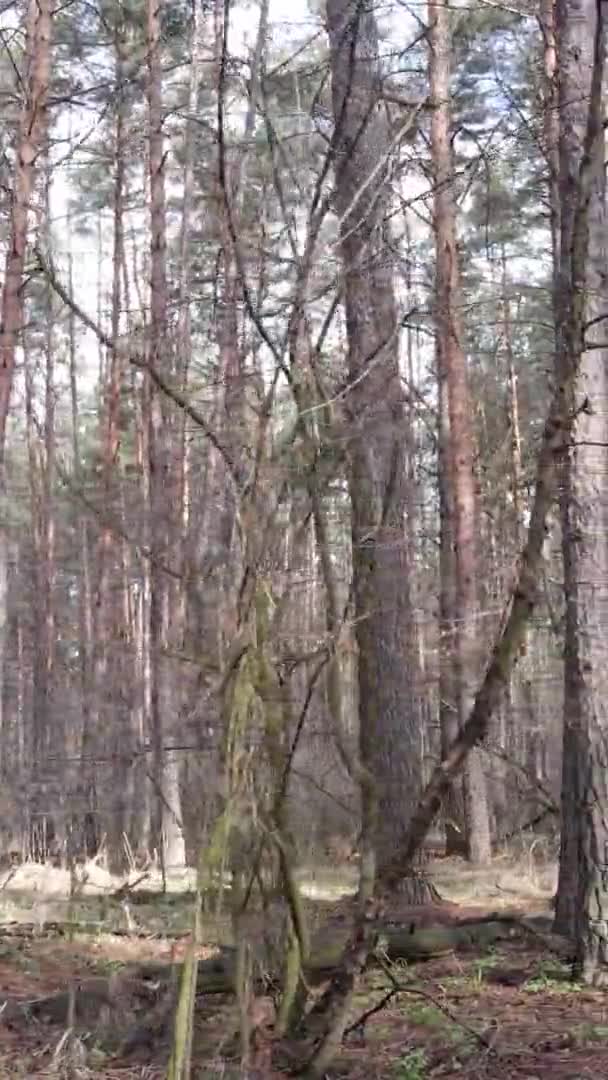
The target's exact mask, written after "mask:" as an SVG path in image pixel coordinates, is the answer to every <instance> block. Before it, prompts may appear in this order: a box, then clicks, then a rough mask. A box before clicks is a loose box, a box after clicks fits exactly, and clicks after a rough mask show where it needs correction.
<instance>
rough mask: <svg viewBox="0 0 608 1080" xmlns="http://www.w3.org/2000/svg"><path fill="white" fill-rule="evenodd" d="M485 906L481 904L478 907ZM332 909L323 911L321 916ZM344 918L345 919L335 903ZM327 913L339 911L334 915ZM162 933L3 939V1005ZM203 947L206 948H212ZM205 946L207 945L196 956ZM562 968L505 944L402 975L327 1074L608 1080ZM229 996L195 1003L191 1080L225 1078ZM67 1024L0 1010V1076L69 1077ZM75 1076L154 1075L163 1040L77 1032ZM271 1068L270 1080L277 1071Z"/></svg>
mask: <svg viewBox="0 0 608 1080" xmlns="http://www.w3.org/2000/svg"><path fill="white" fill-rule="evenodd" d="M486 911H487V908H486ZM326 914H329V911H328V912H327V913H326ZM480 914H483V910H482V909H480V908H473V907H468V908H460V907H456V905H442V906H440V907H436V906H435V905H431V906H429V907H428V908H424V909H420V908H412V909H410V908H405V907H403V908H401V909H398V907H396V908H395V910H394V911H391V912H390V918H391V919H394V920H395V921H403V922H404V923H408V922H409V921H411V922H415V923H416V925H418V926H431V925H437V923H441V924H442V925H446V924H449V923H453V922H460V921H461V920H462V919H466V918H473V917H479V915H480ZM342 915H345V912H344V910H342ZM331 917H334V918H336V917H338V912H337V911H332V912H331ZM181 951H182V950H181V948H180V946H177V947H176V946H175V943H174V942H167V941H162V940H158V939H152V938H150V939H137V940H129V939H128V938H112V937H111V936H108V937H104V938H100V939H98V940H91V939H90V937H89V938H85V937H84V936H83V937H82V938H77V939H76V940H74V941H73V942H69V941H66V940H65V939H55V938H50V937H49V938H46V937H43V936H32V937H29V938H28V937H24V938H11V937H10V936H7V935H6V936H3V937H0V1007H1V1003H2V1000H4V999H9V1000H10V1001H11V1002H12V1003H14V1002H16V1001H22V1002H23V1001H28V1000H29V1001H32V1000H33V999H36V998H40V997H43V996H46V995H49V994H52V993H54V992H61V991H65V990H66V987H67V986H68V985H69V984H70V982H71V981H73V980H74V979H78V980H86V979H91V977H92V976H95V975H101V974H103V975H108V974H109V973H111V972H112V971H116V970H117V969H122V967H123V966H124V967H125V968H126V969H127V970H128V968H129V967H130V966H133V965H136V964H138V963H141V962H142V961H144V960H152V959H154V960H168V959H170V957H171V954H172V952H173V954H174V955H175V953H178V954H179V953H180V952H181ZM209 951H211V950H209ZM206 955H209V952H206V951H204V950H203V956H206ZM567 979H568V973H567V971H566V970H565V969H564V968H560V965H559V962H558V961H557V960H556V958H555V957H554V956H551V955H550V954H549V953H547V952H546V951H545V950H543V948H542V946H540V945H539V947H538V948H536V947H535V946H533V943H532V946H531V943H530V941H523V940H521V941H519V940H518V941H509V942H505V943H504V944H503V943H501V945H500V948H495V950H494V951H493V952H491V953H486V954H484V955H476V954H473V953H466V954H462V955H452V956H447V957H442V958H439V959H436V960H431V961H429V962H427V963H425V964H421V965H417V966H414V967H411V968H402V969H400V970H399V980H400V985H402V986H403V987H404V991H403V992H402V993H400V994H399V995H398V996H396V997H394V998H393V999H392V1001H391V1002H390V1003H389V1004H388V1005H387V1006H386V1007H385V1008H384V1009H382V1010H381V1011H379V1012H377V1013H375V1015H373V1016H371V1017H370V1019H369V1020H368V1021H367V1022H366V1024H365V1027H364V1031H363V1033H361V1032H353V1034H352V1036H351V1037H350V1038H349V1039H348V1040H347V1041H346V1043H345V1045H344V1046H343V1048H342V1050H341V1052H340V1055H339V1057H338V1060H337V1061H336V1062H335V1064H334V1067H333V1069H332V1071H331V1074H330V1075H331V1077H333V1078H334V1080H338V1078H342V1080H374V1078H377V1080H431V1078H435V1077H436V1078H440V1077H441V1078H443V1080H604V1078H606V1077H608V996H607V995H606V994H605V993H603V992H599V991H598V992H595V991H590V990H583V989H580V988H576V987H573V986H571V985H570V984H569V983H568V981H567ZM386 990H387V977H386V976H385V975H384V974H383V973H382V972H379V971H376V972H373V973H370V974H369V976H368V977H367V979H366V981H365V983H364V985H363V986H362V987H361V989H360V992H359V994H358V996H357V1001H356V1007H355V1010H354V1013H353V1020H355V1019H356V1018H358V1017H359V1016H361V1015H362V1014H363V1013H365V1012H368V1011H369V1010H370V1009H372V1008H373V1006H374V1005H375V1004H376V1003H377V1002H378V1001H380V999H381V998H382V997H383V994H384V993H385V992H386ZM233 1010H234V1006H233V1003H232V1002H231V1001H230V1000H229V999H221V1000H219V1001H217V1000H216V1001H215V1002H213V1003H212V1002H211V1001H210V1000H209V999H204V998H202V999H201V1000H200V1015H199V1024H198V1031H197V1039H196V1057H195V1060H196V1061H197V1068H196V1071H195V1076H197V1077H200V1078H201V1080H202V1078H203V1077H205V1078H209V1080H210V1078H211V1077H219V1076H220V1075H227V1074H226V1073H225V1071H224V1069H225V1066H224V1064H223V1063H222V1058H223V1057H225V1053H226V1050H227V1047H228V1033H229V1032H232V1031H234V1023H235V1021H234V1011H233ZM64 1035H65V1025H61V1024H53V1023H34V1024H7V1023H4V1022H3V1021H2V1017H1V1016H0V1080H4V1078H6V1080H9V1078H15V1080H25V1078H28V1080H29V1078H31V1080H37V1078H42V1077H50V1076H56V1077H57V1076H61V1075H67V1072H63V1073H62V1071H61V1069H62V1067H64V1066H62V1061H63V1058H62V1054H63V1053H64V1050H63V1049H62V1039H64ZM81 1038H82V1047H81V1051H80V1053H81V1058H82V1062H81V1066H80V1071H79V1072H78V1073H77V1074H76V1075H79V1076H82V1077H91V1078H92V1077H104V1078H105V1080H131V1078H135V1077H139V1078H140V1080H157V1078H159V1080H160V1077H162V1076H164V1075H165V1069H166V1053H167V1046H166V1042H165V1043H159V1044H158V1045H155V1046H149V1047H146V1048H144V1052H143V1053H142V1054H140V1055H139V1056H138V1057H137V1058H136V1059H134V1060H131V1059H130V1060H128V1061H125V1060H123V1061H119V1060H117V1059H116V1058H115V1057H112V1054H111V1053H110V1052H109V1051H108V1050H106V1051H105V1052H104V1050H103V1047H102V1046H96V1045H95V1041H96V1034H95V1032H94V1031H93V1032H89V1033H86V1032H85V1033H83V1034H82V1035H81ZM281 1075H287V1074H281V1073H280V1072H279V1071H278V1070H277V1069H275V1068H272V1069H270V1068H269V1070H268V1071H267V1073H266V1074H265V1078H266V1080H271V1078H272V1077H274V1078H279V1077H280V1076H281Z"/></svg>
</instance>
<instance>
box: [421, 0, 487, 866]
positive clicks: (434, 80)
mask: <svg viewBox="0 0 608 1080" xmlns="http://www.w3.org/2000/svg"><path fill="white" fill-rule="evenodd" d="M449 19H450V12H449V8H448V7H447V6H446V5H445V4H436V3H429V76H430V79H429V81H430V99H431V100H430V104H431V108H432V114H431V153H432V161H433V170H432V175H433V184H434V218H433V229H434V235H435V246H436V294H435V320H436V335H437V368H438V375H439V381H440V394H439V408H440V411H441V412H442V421H441V423H442V424H443V425H444V427H443V429H442V431H441V432H440V443H441V455H440V463H439V464H440V469H442V470H445V473H444V475H442V476H441V480H440V483H441V492H442V514H443V515H444V516H447V517H448V519H449V523H448V522H446V523H445V524H443V522H442V545H444V546H449V547H451V548H453V555H452V556H451V557H450V556H449V555H448V553H447V552H443V551H442V561H441V569H442V573H443V574H444V575H446V576H448V577H449V578H451V576H452V574H453V575H454V579H455V580H454V582H453V583H452V582H451V581H448V582H445V581H442V586H441V588H442V596H446V595H447V596H449V597H450V598H451V599H452V600H453V607H452V611H451V612H450V611H449V607H451V606H452V605H451V604H448V605H447V606H448V612H447V618H446V624H447V625H446V630H448V632H450V631H451V633H450V644H451V645H452V649H451V650H450V649H449V648H448V649H447V650H446V652H444V654H443V663H450V662H452V663H454V667H455V669H456V671H455V678H454V680H453V683H452V686H453V687H454V688H455V690H456V696H457V700H456V702H454V703H452V702H448V703H447V706H448V707H447V708H446V707H445V705H443V703H442V705H443V730H442V746H443V749H444V752H447V748H448V747H449V745H450V744H451V743H452V742H453V740H454V738H455V737H456V734H457V731H458V729H459V728H461V727H462V725H463V724H464V722H465V720H466V718H467V716H468V713H469V711H470V708H471V704H472V702H473V700H474V697H475V691H476V689H477V684H478V681H479V652H480V650H479V642H478V622H479V620H478V614H479V610H478V609H479V602H478V595H477V579H478V574H479V566H478V555H477V549H478V546H479V524H478V522H479V513H478V507H477V499H476V493H475V487H476V480H475V448H474V442H473V429H472V407H471V406H472V402H471V397H470V393H469V385H468V375H467V359H466V355H465V350H464V342H463V328H462V304H463V297H462V292H461V284H460V270H459V252H458V243H457V235H456V203H455V197H454V168H453V162H452V149H451V119H450V27H449ZM446 412H447V416H446V415H445V413H446ZM450 652H451V653H452V655H453V660H452V659H451V657H450ZM450 705H451V706H452V708H454V713H452V715H453V716H454V719H455V720H456V723H453V722H451V717H450V708H449V706H450ZM451 795H452V798H451V800H450V802H449V803H448V807H447V810H448V816H449V814H450V811H451V812H453V811H454V810H456V813H457V805H455V803H456V800H455V795H456V793H455V792H452V793H451ZM464 811H465V814H464V822H462V821H461V822H458V821H456V825H458V824H461V825H463V824H465V823H466V834H467V835H466V841H467V847H468V854H469V857H470V859H471V861H472V862H474V863H484V862H488V861H489V859H490V856H491V846H490V825H489V819H488V805H487V793H486V781H485V775H484V771H483V761H482V759H481V757H480V754H479V751H477V750H474V751H473V752H472V753H471V754H470V755H469V757H468V759H467V763H466V766H465V770H464ZM450 835H452V838H453V824H452V829H451V830H450V828H449V825H448V839H449V837H450ZM456 847H457V850H458V845H456Z"/></svg>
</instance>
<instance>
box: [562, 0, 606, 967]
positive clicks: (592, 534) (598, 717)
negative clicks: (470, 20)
mask: <svg viewBox="0 0 608 1080" xmlns="http://www.w3.org/2000/svg"><path fill="white" fill-rule="evenodd" d="M557 35H558V56H559V106H560V109H559V115H560V184H559V192H560V207H561V244H560V261H559V278H558V296H557V299H558V303H557V305H556V311H557V314H558V366H559V371H560V373H563V372H565V371H568V370H569V369H570V368H571V366H572V364H573V363H574V362H575V361H576V359H578V360H579V363H580V366H579V372H578V379H577V383H576V387H575V391H574V393H573V395H572V399H571V402H570V404H571V407H572V408H573V410H574V412H575V416H576V420H575V424H574V429H573V434H572V440H571V444H570V446H569V448H568V455H567V459H566V461H565V465H564V472H563V481H564V493H563V497H562V529H563V536H562V542H563V551H564V583H565V592H566V640H565V700H564V710H565V712H564V747H563V776H562V845H561V852H560V877H559V887H558V897H557V907H556V927H557V928H558V929H559V930H561V931H562V932H567V933H570V934H571V935H572V936H575V937H576V940H577V967H578V970H579V972H580V974H581V975H582V976H583V978H584V980H585V981H586V982H590V983H592V982H603V981H606V979H607V978H608V948H607V935H606V921H607V920H608V877H607V875H608V818H607V814H608V774H607V773H606V763H605V747H606V739H607V737H608V713H607V711H606V700H607V696H608V683H607V678H606V655H605V645H604V635H605V630H606V627H605V619H606V612H607V610H608V547H607V546H606V530H607V528H608V493H607V491H606V472H607V469H608V449H607V448H608V421H607V417H608V375H607V363H608V350H607V349H606V348H605V347H602V345H601V344H600V343H602V342H605V340H606V333H605V329H604V320H605V312H606V306H607V300H608V294H607V290H606V285H605V266H606V256H607V249H608V245H607V242H606V241H607V234H606V209H605V197H606V189H605V171H604V139H603V130H602V117H603V112H602V108H603V103H602V76H603V67H604V50H605V29H604V15H603V6H602V5H601V4H597V3H596V2H595V0H582V2H580V3H579V2H578V0H577V2H576V3H575V2H574V0H561V2H560V3H559V4H558V6H557ZM584 172H586V173H587V174H588V175H589V178H590V179H589V196H588V200H587V204H586V211H587V227H586V229H585V230H584V233H583V234H582V235H581V234H580V228H579V219H580V204H579V202H578V201H577V195H578V186H577V178H578V176H579V174H582V173H584ZM577 256H578V259H579V262H577Z"/></svg>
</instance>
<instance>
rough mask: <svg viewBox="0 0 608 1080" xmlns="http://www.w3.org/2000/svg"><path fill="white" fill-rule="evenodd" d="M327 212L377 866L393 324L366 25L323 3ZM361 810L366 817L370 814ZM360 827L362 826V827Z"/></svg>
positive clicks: (382, 809)
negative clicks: (330, 190) (341, 321)
mask: <svg viewBox="0 0 608 1080" xmlns="http://www.w3.org/2000/svg"><path fill="white" fill-rule="evenodd" d="M327 25H328V32H329V40H330V46H331V75H332V101H333V114H334V122H335V135H334V146H335V208H336V211H337V214H338V218H339V222H340V234H341V256H342V266H343V277H344V306H345V313H346V331H347V340H348V372H349V378H350V380H351V387H352V388H351V391H350V393H349V396H348V413H349V422H350V425H351V429H350V443H349V468H350V475H349V489H350V497H351V507H352V542H353V592H354V604H355V625H356V640H357V648H358V689H359V717H360V743H359V745H360V757H361V763H362V764H363V766H364V767H366V768H367V769H368V770H369V772H370V773H371V775H372V776H373V777H374V779H375V781H376V787H377V797H378V816H377V822H376V823H374V824H375V830H374V832H375V839H376V850H377V853H378V858H379V859H380V861H381V863H385V862H387V861H390V859H391V858H392V857H394V855H395V853H396V851H397V850H398V847H399V841H400V838H401V836H402V835H403V833H404V830H405V828H406V825H407V821H408V818H409V815H410V813H411V810H412V807H413V805H414V803H415V800H416V797H417V793H418V791H419V786H420V769H421V766H420V761H419V754H418V746H419V738H418V731H417V730H416V718H415V713H414V707H413V705H414V702H413V688H412V683H413V679H412V668H411V664H412V663H413V661H414V658H413V656H412V643H411V627H410V622H411V610H410V599H409V582H408V572H409V569H408V566H407V559H406V543H405V536H404V520H405V509H406V490H405V480H406V475H405V410H404V402H403V394H402V389H401V381H400V372H399V357H398V346H399V325H398V314H397V305H396V300H395V288H394V280H393V265H392V260H391V254H390V250H391V249H390V247H389V246H388V245H387V231H388V228H389V226H388V222H387V220H386V213H387V195H386V169H387V167H388V157H389V151H390V145H389V132H388V128H387V122H386V117H385V114H384V112H383V111H382V110H380V109H379V108H378V107H377V101H378V92H379V86H380V77H381V72H380V64H379V55H378V31H377V26H376V20H375V17H374V15H373V13H372V12H371V11H367V10H365V9H363V8H361V6H360V5H359V4H357V3H355V2H353V0H330V2H329V3H328V5H327ZM367 812H368V813H372V814H373V813H374V811H373V809H372V808H371V807H368V808H367ZM368 824H370V823H368Z"/></svg>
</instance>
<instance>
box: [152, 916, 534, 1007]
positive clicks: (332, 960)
mask: <svg viewBox="0 0 608 1080" xmlns="http://www.w3.org/2000/svg"><path fill="white" fill-rule="evenodd" d="M348 932H349V926H348V923H344V924H341V925H331V926H325V927H322V929H321V930H320V931H319V933H318V934H317V935H316V936H315V938H314V939H313V945H312V950H311V957H310V960H309V961H308V963H307V964H306V966H305V968H304V978H305V980H306V982H307V983H308V984H309V985H311V986H314V985H318V984H319V983H321V982H324V981H325V980H326V979H328V978H329V977H330V976H331V975H332V974H333V972H334V971H335V970H336V968H337V967H338V965H339V964H340V962H341V959H342V953H343V950H344V946H345V944H346V941H347V939H348ZM514 932H515V931H514V929H513V927H512V926H511V924H510V923H509V922H507V921H501V920H499V919H486V920H480V921H479V922H475V923H464V924H461V925H458V926H435V927H425V928H423V929H418V928H416V927H415V925H414V924H411V925H409V926H405V927H404V926H380V927H378V929H377V933H378V944H377V949H376V955H381V956H382V957H385V958H387V959H388V960H390V961H396V960H403V961H406V963H409V964H415V963H421V962H424V961H425V960H432V959H434V958H436V957H439V956H446V955H449V954H450V953H453V952H456V951H457V950H462V949H471V948H480V949H482V948H488V947H490V946H491V945H493V944H494V943H495V942H497V941H501V940H503V941H504V940H507V939H508V938H510V937H512V936H513V934H514ZM373 961H374V957H372V963H373ZM256 962H257V969H258V975H259V977H260V978H265V979H269V978H270V979H272V975H273V972H272V971H270V970H269V966H270V965H269V964H268V961H267V958H266V957H265V956H264V955H263V950H261V949H260V950H258V955H257V957H256ZM175 966H177V968H178V969H179V968H180V967H181V965H180V964H177V965H171V964H169V963H154V962H151V963H144V964H140V965H138V966H137V968H136V969H131V974H132V975H133V976H135V977H138V978H147V979H153V980H157V981H164V980H167V979H169V977H170V974H171V972H172V971H175ZM235 974H236V949H235V948H234V947H232V946H230V945H225V946H222V947H221V948H219V949H218V951H217V953H216V954H215V955H214V956H212V957H210V958H209V959H206V960H200V961H199V965H198V985H197V991H198V993H199V994H231V993H233V992H234V987H235Z"/></svg>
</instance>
